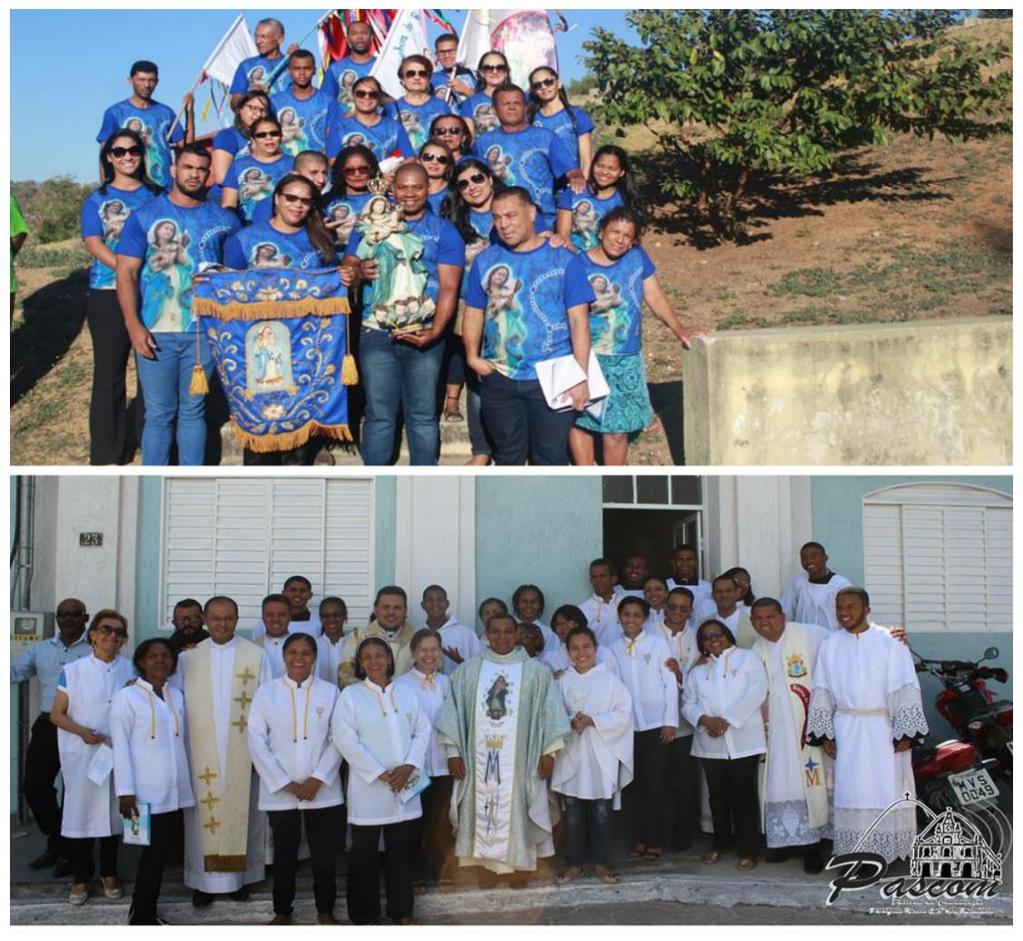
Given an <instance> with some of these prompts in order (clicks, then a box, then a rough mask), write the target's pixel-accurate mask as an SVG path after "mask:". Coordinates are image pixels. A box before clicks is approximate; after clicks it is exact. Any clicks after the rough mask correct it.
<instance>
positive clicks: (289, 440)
mask: <svg viewBox="0 0 1023 941" xmlns="http://www.w3.org/2000/svg"><path fill="white" fill-rule="evenodd" d="M231 427H232V428H233V429H234V435H235V438H236V440H237V441H238V443H239V444H240V445H242V446H243V447H246V448H248V449H249V450H250V451H256V452H257V453H260V454H267V453H270V452H273V451H290V450H292V449H293V448H299V447H301V446H302V445H303V444H305V443H306V442H307V441H308V440H309V439H310V438H312V437H313V436H314V435H319V436H320V437H322V438H331V439H333V440H334V441H351V440H352V432H351V429H350V428H349V427H348V426H347V425H321V424H320V423H319V422H317V421H309V422H306V424H304V425H303V426H302V427H301V428H299V429H297V430H296V431H282V432H280V433H278V434H267V435H254V434H252V433H251V432H247V431H243V430H242V429H241V428H240V427H239V426H238V423H237V422H236V421H235V420H234V419H233V418H232V419H231Z"/></svg>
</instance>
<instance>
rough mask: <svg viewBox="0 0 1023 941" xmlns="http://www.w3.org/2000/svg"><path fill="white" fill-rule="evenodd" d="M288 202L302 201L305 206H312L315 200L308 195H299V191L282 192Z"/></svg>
mask: <svg viewBox="0 0 1023 941" xmlns="http://www.w3.org/2000/svg"><path fill="white" fill-rule="evenodd" d="M281 196H282V197H283V199H284V201H285V202H286V203H301V204H302V205H303V206H306V207H308V206H311V205H312V204H313V201H312V200H311V199H310V198H309V197H308V196H299V195H298V194H297V193H281Z"/></svg>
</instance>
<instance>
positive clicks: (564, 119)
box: [533, 107, 594, 167]
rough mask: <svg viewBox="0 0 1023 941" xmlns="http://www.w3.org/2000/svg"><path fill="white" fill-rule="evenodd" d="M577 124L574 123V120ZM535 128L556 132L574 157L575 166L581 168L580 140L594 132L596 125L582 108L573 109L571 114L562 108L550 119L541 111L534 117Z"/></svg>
mask: <svg viewBox="0 0 1023 941" xmlns="http://www.w3.org/2000/svg"><path fill="white" fill-rule="evenodd" d="M573 117H574V118H575V123H574V124H573V123H572V118H573ZM533 127H545V128H547V130H548V131H554V133H555V134H557V135H558V140H560V141H561V143H563V144H564V145H565V149H566V150H567V151H568V152H569V153H570V154H571V155H572V157H573V159H574V160H575V165H576V166H577V167H578V166H579V138H580V137H582V135H583V134H590V133H592V132H593V128H594V124H593V118H591V117H590V116H589V115H588V114H587V113H586V112H585V111H583V109H582V108H575V107H573V108H572V110H571V114H569V109H568V108H562V109H561V110H560V111H559V112H558V113H557V114H552V115H550V116H549V117H548V116H547V115H545V114H541V113H540V112H539V111H537V112H536V114H535V115H534V117H533Z"/></svg>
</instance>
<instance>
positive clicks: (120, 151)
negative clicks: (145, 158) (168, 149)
mask: <svg viewBox="0 0 1023 941" xmlns="http://www.w3.org/2000/svg"><path fill="white" fill-rule="evenodd" d="M110 153H112V154H113V155H114V156H115V157H141V156H142V154H143V150H142V148H141V147H138V146H136V145H135V144H133V145H132V146H131V147H111V148H110Z"/></svg>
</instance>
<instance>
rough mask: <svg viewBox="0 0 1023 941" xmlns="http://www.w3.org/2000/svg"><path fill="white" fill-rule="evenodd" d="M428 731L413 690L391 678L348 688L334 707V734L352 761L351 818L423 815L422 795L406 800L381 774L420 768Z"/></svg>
mask: <svg viewBox="0 0 1023 941" xmlns="http://www.w3.org/2000/svg"><path fill="white" fill-rule="evenodd" d="M430 731H431V728H430V723H429V721H428V720H427V718H426V716H425V715H423V712H422V710H421V709H420V708H419V701H418V700H417V699H416V696H415V694H414V693H413V692H412V691H411V690H410V689H407V688H405V687H401V688H399V687H398V686H397V685H396V684H395V683H393V682H392V683H390V684H389V685H388V686H387V688H386V689H381V688H380V687H379V686H377V685H376V684H375V683H372V682H370V681H369V680H368V679H367V680H362V681H361V682H358V683H353V684H352V685H351V686H346V687H345V689H344V690H343V691H342V692H341V695H340V696H338V699H337V705H336V706H335V707H334V721H333V736H334V744H335V745H336V746H337V748H338V751H340V752H341V754H342V755H343V756H344V759H345V761H347V762H348V822H349V823H354V824H358V825H361V826H375V825H378V824H388V823H401V822H402V821H403V820H414V819H416V818H417V817H421V816H422V814H423V809H422V804H421V803H420V800H419V796H418V795H416V796H415V797H413V798H411V799H410V800H408V801H406V802H405V803H404V804H403V803H402V802H401V799H400V798H399V797H398V795H397V794H395V793H394V791H392V790H391V788H390V786H389V785H387V784H386V783H384V782H383V781H381V780H380V775H381V774H383V773H384V772H385V771H390V770H393V769H394V768H397V767H398V766H399V765H412V766H413V767H414V768H416V770H418V771H422V770H423V767H424V765H425V763H426V751H427V749H428V748H429V747H430Z"/></svg>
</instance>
